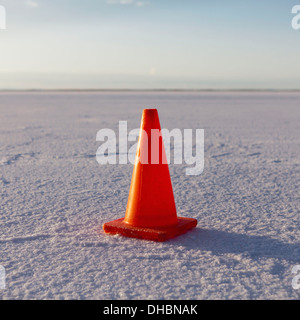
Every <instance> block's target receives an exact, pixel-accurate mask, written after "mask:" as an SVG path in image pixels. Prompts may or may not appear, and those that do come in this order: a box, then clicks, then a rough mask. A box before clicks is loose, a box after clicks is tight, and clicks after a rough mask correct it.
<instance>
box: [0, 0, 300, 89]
mask: <svg viewBox="0 0 300 320" xmlns="http://www.w3.org/2000/svg"><path fill="white" fill-rule="evenodd" d="M0 5H3V6H4V7H5V9H6V20H7V28H6V30H0V90H1V89H8V90H9V89H16V90H19V89H21V90H26V89H78V88H80V89H90V90H93V89H100V90H101V89H103V90H105V89H122V90H123V89H124V90H126V89H127V90H132V89H137V90H151V89H183V90H197V89H199V90H203V89H206V90H232V89H236V90H240V89H246V90H252V89H256V90H265V89H273V90H295V89H296V90H297V89H299V88H300V74H299V72H298V69H299V68H298V69H297V65H299V57H298V56H299V54H298V52H299V51H300V41H299V40H300V30H294V29H293V28H292V26H291V21H292V18H293V15H292V13H291V10H292V8H293V6H294V5H296V3H295V2H294V1H293V0H278V1H276V3H273V2H272V1H270V0H266V1H263V2H261V1H254V2H251V3H249V2H248V3H246V2H241V1H237V0H229V1H226V3H224V1H221V0H216V1H210V2H207V1H191V2H189V3H187V2H186V1H183V0H175V1H167V0H166V1H158V0H147V1H146V0H140V1H137V0H100V1H95V0H86V1H84V2H83V1H78V0H72V1H71V0H65V1H58V0H52V1H49V0H0Z"/></svg>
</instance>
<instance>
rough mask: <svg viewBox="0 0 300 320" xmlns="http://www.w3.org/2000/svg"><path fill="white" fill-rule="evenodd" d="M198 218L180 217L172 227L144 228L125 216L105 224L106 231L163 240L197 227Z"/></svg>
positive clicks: (139, 237) (131, 236)
mask: <svg viewBox="0 0 300 320" xmlns="http://www.w3.org/2000/svg"><path fill="white" fill-rule="evenodd" d="M196 225H197V220H196V219H192V218H182V217H178V223H177V225H175V226H172V227H162V228H158V227H155V228H143V227H134V226H131V225H129V224H127V223H125V222H124V218H121V219H117V220H114V221H110V222H107V223H104V224H103V230H104V232H105V233H110V234H120V235H122V236H125V237H130V238H138V239H144V240H152V241H159V242H163V241H166V240H168V239H171V238H175V237H177V236H179V235H181V234H183V233H185V232H187V231H189V230H190V229H192V228H194V227H196Z"/></svg>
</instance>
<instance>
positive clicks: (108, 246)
mask: <svg viewBox="0 0 300 320" xmlns="http://www.w3.org/2000/svg"><path fill="white" fill-rule="evenodd" d="M145 107H151V108H153V107H156V108H158V110H159V115H160V121H161V125H162V127H164V128H168V129H173V128H180V129H185V128H193V129H196V128H200V129H205V168H204V172H203V174H202V175H200V176H186V175H185V168H186V166H185V165H170V173H171V178H172V183H173V188H174V193H175V200H176V205H177V210H178V215H180V216H187V217H193V218H197V219H198V227H197V228H196V229H194V230H193V231H191V232H189V233H187V234H185V235H183V236H180V237H178V238H176V239H173V240H170V241H168V242H165V243H154V242H147V241H141V240H135V239H129V238H123V237H120V236H108V235H105V234H104V233H103V231H102V229H101V225H102V224H103V223H104V222H106V221H110V220H113V219H117V218H121V217H122V216H124V213H125V209H126V203H127V197H128V191H129V185H130V180H131V174H132V168H133V167H132V165H131V164H128V165H118V166H113V165H106V166H100V165H99V164H98V163H97V161H96V157H95V154H96V151H97V148H98V147H99V146H100V144H101V143H99V142H96V133H97V131H98V130H100V129H102V128H111V129H117V127H118V121H119V120H128V128H129V129H133V128H136V127H138V126H139V124H140V118H141V114H142V109H143V108H145ZM299 130H300V94H299V93H276V92H274V93H226V92H224V93H222V92H220V93H188V92H186V93H179V92H177V93H176V92H175V93H171V92H170V93H168V92H164V93H163V92H162V93H151V92H148V93H143V92H140V93H134V92H132V93H130V92H127V93H126V92H123V93H122V92H120V93H114V92H110V93H109V92H107V93H105V92H102V93H83V92H82V93H50V92H49V93H0V192H1V201H0V224H1V225H0V264H1V265H3V266H4V267H5V269H6V289H5V290H0V298H2V299H299V296H300V295H299V294H300V290H294V289H293V288H292V285H291V281H292V278H293V276H294V275H292V273H291V270H292V268H293V266H294V265H297V264H300V245H299V181H300V179H299V178H300V166H299V164H300V135H299V132H300V131H299Z"/></svg>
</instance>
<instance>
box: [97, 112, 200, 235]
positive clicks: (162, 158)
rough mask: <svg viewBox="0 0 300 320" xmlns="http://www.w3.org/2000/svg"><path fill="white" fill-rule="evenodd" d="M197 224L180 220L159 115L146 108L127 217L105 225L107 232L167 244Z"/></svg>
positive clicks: (184, 219) (193, 220) (189, 220)
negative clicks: (165, 242) (169, 240)
mask: <svg viewBox="0 0 300 320" xmlns="http://www.w3.org/2000/svg"><path fill="white" fill-rule="evenodd" d="M196 225H197V220H196V219H192V218H182V217H177V214H176V206H175V201H174V195H173V189H172V183H171V178H170V173H169V167H168V164H167V161H166V154H165V149H164V145H163V141H162V136H161V128H160V123H159V118H158V113H157V110H156V109H145V110H144V111H143V116H142V122H141V131H140V136H139V142H138V147H137V152H136V159H135V165H134V169H133V175H132V180H131V186H130V191H129V197H128V203H127V209H126V214H125V218H121V219H118V220H114V221H111V222H107V223H104V225H103V230H104V231H105V232H106V233H111V234H121V235H123V236H126V237H132V238H140V239H146V240H154V241H165V240H168V239H170V238H174V237H176V236H178V235H180V234H182V233H185V232H187V231H188V230H189V229H192V228H194V227H195V226H196Z"/></svg>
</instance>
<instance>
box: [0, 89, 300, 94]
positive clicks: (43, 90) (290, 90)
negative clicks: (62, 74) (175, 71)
mask: <svg viewBox="0 0 300 320" xmlns="http://www.w3.org/2000/svg"><path fill="white" fill-rule="evenodd" d="M0 92H1V93H3V92H300V88H299V89H296V88H294V89H292V88H291V89H277V88H263V89H260V88H251V89H248V88H243V89H239V88H229V89H226V88H220V89H212V88H207V89H182V88H170V89H168V88H165V89H160V88H156V89H155V88H154V89H151V88H149V89H138V88H133V89H125V88H109V89H101V88H98V89H93V88H90V89H88V88H53V89H51V88H40V89H37V88H32V89H0Z"/></svg>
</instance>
